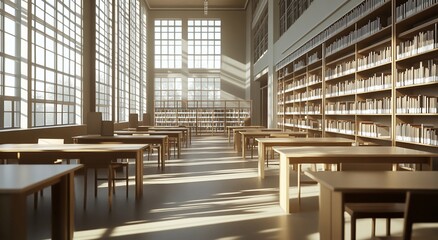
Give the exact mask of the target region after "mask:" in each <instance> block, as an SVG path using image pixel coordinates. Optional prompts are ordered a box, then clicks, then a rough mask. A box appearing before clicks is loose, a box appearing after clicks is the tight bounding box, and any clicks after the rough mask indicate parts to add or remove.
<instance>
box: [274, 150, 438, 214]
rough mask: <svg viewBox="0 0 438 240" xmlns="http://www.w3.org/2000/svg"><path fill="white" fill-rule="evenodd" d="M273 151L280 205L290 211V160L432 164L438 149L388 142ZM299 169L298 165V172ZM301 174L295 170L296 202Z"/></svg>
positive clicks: (299, 195) (302, 162) (302, 161)
mask: <svg viewBox="0 0 438 240" xmlns="http://www.w3.org/2000/svg"><path fill="white" fill-rule="evenodd" d="M274 151H276V152H278V153H279V154H280V176H279V178H280V186H279V188H280V199H279V201H280V206H281V208H282V209H283V210H284V211H285V212H287V213H289V212H291V210H292V209H291V208H290V204H289V180H290V168H289V165H290V164H298V166H300V165H301V164H305V163H327V164H341V168H342V163H387V164H396V163H417V164H429V165H430V164H431V158H432V157H437V156H438V153H431V152H424V151H419V150H413V149H408V148H401V147H390V146H376V147H374V146H366V147H364V146H363V147H324V146H321V147H317V148H316V147H274ZM300 171H301V169H300V167H298V169H297V172H298V173H299V172H300ZM300 175H301V174H297V184H298V197H297V198H298V206H299V203H300V197H301V192H300V178H301V177H300Z"/></svg>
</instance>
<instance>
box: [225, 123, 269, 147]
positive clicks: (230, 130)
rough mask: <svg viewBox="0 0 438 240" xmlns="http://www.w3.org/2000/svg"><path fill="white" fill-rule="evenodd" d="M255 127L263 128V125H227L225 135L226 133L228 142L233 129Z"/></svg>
mask: <svg viewBox="0 0 438 240" xmlns="http://www.w3.org/2000/svg"><path fill="white" fill-rule="evenodd" d="M244 128H246V129H257V128H265V127H264V126H254V125H251V126H227V135H228V143H231V137H233V134H234V132H233V130H234V129H244Z"/></svg>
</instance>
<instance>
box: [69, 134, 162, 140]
mask: <svg viewBox="0 0 438 240" xmlns="http://www.w3.org/2000/svg"><path fill="white" fill-rule="evenodd" d="M72 138H73V139H98V140H114V139H163V138H167V135H114V136H101V135H81V136H74V137H72Z"/></svg>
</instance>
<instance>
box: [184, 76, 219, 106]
mask: <svg viewBox="0 0 438 240" xmlns="http://www.w3.org/2000/svg"><path fill="white" fill-rule="evenodd" d="M187 91H188V96H187V99H188V100H200V101H204V102H205V104H207V103H206V102H207V100H220V99H221V81H220V78H218V77H191V78H189V79H188V88H187ZM203 104H204V103H203Z"/></svg>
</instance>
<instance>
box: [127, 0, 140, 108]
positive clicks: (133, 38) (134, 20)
mask: <svg viewBox="0 0 438 240" xmlns="http://www.w3.org/2000/svg"><path fill="white" fill-rule="evenodd" d="M129 4H130V6H129V7H130V8H129V20H130V25H129V41H130V42H129V87H130V89H129V94H130V96H129V101H130V102H129V113H140V112H139V111H140V1H129ZM139 115H140V114H139Z"/></svg>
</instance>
